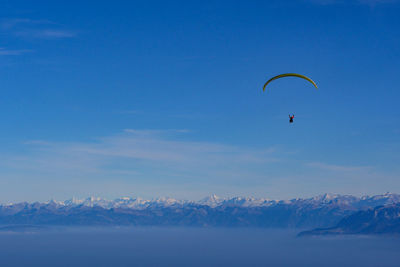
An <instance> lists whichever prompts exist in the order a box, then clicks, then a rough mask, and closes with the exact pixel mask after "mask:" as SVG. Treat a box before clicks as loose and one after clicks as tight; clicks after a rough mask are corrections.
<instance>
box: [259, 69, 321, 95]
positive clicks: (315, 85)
mask: <svg viewBox="0 0 400 267" xmlns="http://www.w3.org/2000/svg"><path fill="white" fill-rule="evenodd" d="M284 77H298V78H302V79H304V80H307V81H309V82H310V83H312V84H313V85H314V87H315V88H316V89H318V86H317V84H316V83H315V82H314V81H313V80H311V79H310V78H308V77H307V76H304V75H301V74H297V73H284V74H280V75H277V76H274V77H272V78H271V79H269V80H268V81H267V82H266V83H265V84H264V86H263V91H265V88H266V87H267V85H268V84H269V83H270V82H272V81H274V80H276V79H280V78H284Z"/></svg>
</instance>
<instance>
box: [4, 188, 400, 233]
mask: <svg viewBox="0 0 400 267" xmlns="http://www.w3.org/2000/svg"><path fill="white" fill-rule="evenodd" d="M398 203H400V195H398V194H390V193H387V194H383V195H376V196H363V197H355V196H350V195H333V194H324V195H320V196H316V197H312V198H296V199H291V200H271V199H265V198H252V197H233V198H220V197H218V196H216V195H212V196H209V197H207V198H204V199H202V200H200V201H187V200H176V199H173V198H158V199H153V200H145V199H142V198H130V197H122V198H118V199H115V200H106V199H102V198H96V197H90V198H87V199H75V198H73V199H70V200H66V201H54V200H52V201H48V202H44V203H40V202H34V203H28V202H22V203H9V204H3V205H0V225H3V226H9V225H36V226H38V225H44V226H48V225H65V226H93V225H104V226H105V225H131V226H201V227H204V226H212V227H270V228H271V227H273V228H308V229H311V228H320V229H333V228H332V226H333V225H336V226H337V227H342V228H341V229H345V228H344V221H343V220H346V219H347V220H350V219H348V218H351V220H350V221H356V219H355V217H354V216H356V217H357V216H358V217H359V216H366V215H365V212H366V213H368V212H372V210H374V208H376V207H382V208H386V207H392V206H393V207H398ZM399 205H400V204H399ZM383 217H384V216H383ZM378 219H380V217H379V218H377V220H378ZM347 222H348V223H349V221H347ZM329 227H331V228H329ZM346 229H347V228H346ZM343 231H344V230H343ZM344 232H345V231H344ZM314 233H317V232H314Z"/></svg>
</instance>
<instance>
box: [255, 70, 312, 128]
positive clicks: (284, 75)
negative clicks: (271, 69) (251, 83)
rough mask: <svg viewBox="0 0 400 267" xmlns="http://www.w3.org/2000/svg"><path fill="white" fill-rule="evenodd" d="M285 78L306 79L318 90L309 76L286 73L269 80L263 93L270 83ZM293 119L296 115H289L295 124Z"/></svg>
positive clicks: (291, 121) (290, 121) (290, 120)
mask: <svg viewBox="0 0 400 267" xmlns="http://www.w3.org/2000/svg"><path fill="white" fill-rule="evenodd" d="M284 77H298V78H301V79H304V80H306V81H308V82H310V83H312V85H314V87H315V88H316V89H318V86H317V84H316V83H315V82H314V81H313V80H311V79H310V78H308V77H307V76H304V75H301V74H297V73H284V74H280V75H277V76H274V77H272V78H271V79H269V80H268V81H267V82H266V83H265V84H264V86H263V91H265V88H266V87H267V85H268V84H269V83H270V82H272V81H274V80H276V79H280V78H284ZM293 119H294V114H293V115H290V114H289V123H293Z"/></svg>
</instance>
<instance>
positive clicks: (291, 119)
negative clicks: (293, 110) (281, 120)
mask: <svg viewBox="0 0 400 267" xmlns="http://www.w3.org/2000/svg"><path fill="white" fill-rule="evenodd" d="M293 119H294V114H293V115H290V114H289V123H293Z"/></svg>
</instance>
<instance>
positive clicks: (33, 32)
mask: <svg viewBox="0 0 400 267" xmlns="http://www.w3.org/2000/svg"><path fill="white" fill-rule="evenodd" d="M0 29H2V30H3V31H5V32H8V33H11V34H13V35H15V36H17V37H25V38H42V39H60V38H72V37H75V36H76V32H74V31H71V30H65V29H61V28H60V25H58V24H56V23H54V22H51V21H48V20H32V19H29V18H11V19H3V20H2V21H1V22H0Z"/></svg>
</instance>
